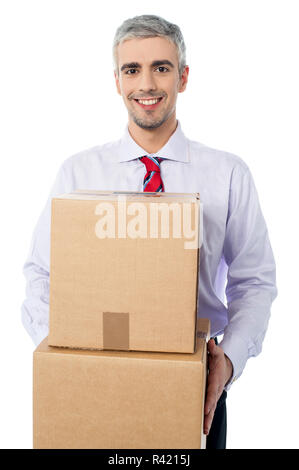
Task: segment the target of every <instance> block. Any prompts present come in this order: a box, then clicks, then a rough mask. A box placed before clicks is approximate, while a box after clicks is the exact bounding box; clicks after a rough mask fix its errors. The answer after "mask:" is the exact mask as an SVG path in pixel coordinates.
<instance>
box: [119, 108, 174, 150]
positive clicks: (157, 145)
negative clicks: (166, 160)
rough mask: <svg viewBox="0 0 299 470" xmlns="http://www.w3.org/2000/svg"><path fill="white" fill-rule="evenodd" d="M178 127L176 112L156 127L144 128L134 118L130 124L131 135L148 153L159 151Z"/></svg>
mask: <svg viewBox="0 0 299 470" xmlns="http://www.w3.org/2000/svg"><path fill="white" fill-rule="evenodd" d="M176 128H177V119H176V116H175V114H174V115H173V116H171V117H170V118H169V119H167V121H165V122H164V123H163V124H162V125H161V126H160V127H157V128H156V129H142V128H141V127H139V126H138V125H137V124H135V122H134V121H132V120H130V121H129V124H128V129H129V132H130V135H131V137H132V138H133V139H134V140H135V142H136V143H137V144H138V145H139V146H140V147H142V148H143V149H144V150H145V151H146V152H147V153H156V152H158V151H159V150H160V149H161V148H162V147H163V146H164V145H165V144H166V142H168V140H169V138H170V137H171V135H172V134H173V133H174V131H175V130H176Z"/></svg>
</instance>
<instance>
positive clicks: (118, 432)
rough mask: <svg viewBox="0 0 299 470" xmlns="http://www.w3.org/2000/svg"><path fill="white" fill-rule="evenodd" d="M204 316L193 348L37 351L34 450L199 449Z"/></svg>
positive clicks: (206, 326) (205, 335)
mask: <svg viewBox="0 0 299 470" xmlns="http://www.w3.org/2000/svg"><path fill="white" fill-rule="evenodd" d="M208 337H209V322H208V320H204V321H200V322H199V325H198V337H197V350H196V352H195V353H194V354H174V353H148V352H136V351H94V350H93V351H88V350H80V349H75V350H71V349H69V348H57V347H51V346H48V345H47V339H45V340H44V341H43V342H42V343H41V344H40V345H39V346H38V347H37V349H36V350H35V352H34V355H33V357H34V363H33V374H34V375H33V393H34V395H33V396H34V404H33V412H34V416H33V426H34V438H33V441H34V448H36V449H43V448H44V449H58V448H59V449H61V448H64V449H75V448H77V449H87V448H89V449H92V448H94V449H200V448H204V447H205V436H204V435H203V433H202V429H203V408H204V397H205V384H206V359H207V346H206V341H207V339H208Z"/></svg>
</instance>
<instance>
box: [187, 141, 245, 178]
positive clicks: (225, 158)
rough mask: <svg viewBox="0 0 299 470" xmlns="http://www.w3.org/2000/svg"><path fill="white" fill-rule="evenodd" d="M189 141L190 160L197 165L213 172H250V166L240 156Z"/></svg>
mask: <svg viewBox="0 0 299 470" xmlns="http://www.w3.org/2000/svg"><path fill="white" fill-rule="evenodd" d="M188 141H189V149H190V159H191V161H193V162H195V163H200V164H202V165H204V166H205V167H207V168H210V169H212V170H213V171H221V170H223V171H225V172H228V173H230V174H231V173H233V172H234V171H240V172H241V173H246V172H248V171H249V167H248V165H247V164H246V163H245V161H244V160H243V159H242V158H241V157H239V156H238V155H236V154H234V153H231V152H227V151H225V150H220V149H216V148H213V147H209V146H207V145H205V144H203V143H201V142H197V141H195V140H190V139H188Z"/></svg>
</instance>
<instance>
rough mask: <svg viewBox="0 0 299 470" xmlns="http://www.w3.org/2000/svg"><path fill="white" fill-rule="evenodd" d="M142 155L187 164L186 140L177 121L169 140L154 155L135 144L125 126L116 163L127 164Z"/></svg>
mask: <svg viewBox="0 0 299 470" xmlns="http://www.w3.org/2000/svg"><path fill="white" fill-rule="evenodd" d="M144 155H154V156H156V157H161V158H167V159H169V160H176V161H178V162H189V161H190V159H189V152H188V139H187V138H186V137H185V135H184V133H183V131H182V128H181V124H180V122H179V120H177V127H176V130H175V131H174V133H173V134H172V135H171V136H170V138H169V140H168V141H167V142H166V144H165V145H164V146H163V147H162V148H161V149H160V150H159V151H158V152H155V153H148V152H146V150H144V149H143V148H142V147H140V145H138V144H137V143H136V142H135V140H134V139H133V138H132V137H131V134H130V132H129V129H128V124H127V125H126V128H125V132H124V134H123V136H122V138H121V140H120V148H119V155H118V162H128V161H130V160H135V159H136V158H139V157H142V156H144Z"/></svg>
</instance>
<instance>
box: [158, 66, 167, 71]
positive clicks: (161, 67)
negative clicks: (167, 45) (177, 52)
mask: <svg viewBox="0 0 299 470" xmlns="http://www.w3.org/2000/svg"><path fill="white" fill-rule="evenodd" d="M159 69H164V70H166V72H168V68H167V67H164V66H162V65H161V66H160V67H158V68H157V70H159ZM160 72H161V70H160Z"/></svg>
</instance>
